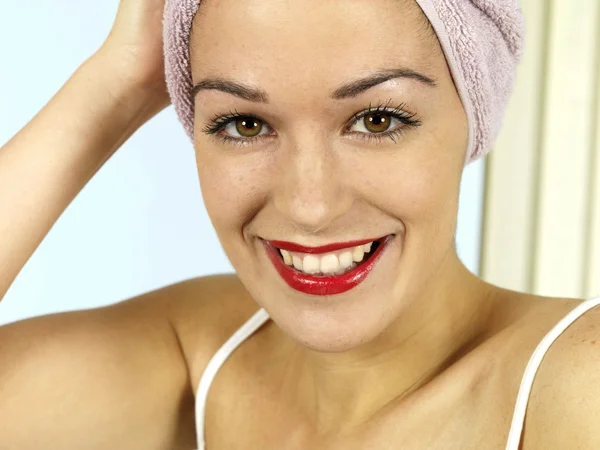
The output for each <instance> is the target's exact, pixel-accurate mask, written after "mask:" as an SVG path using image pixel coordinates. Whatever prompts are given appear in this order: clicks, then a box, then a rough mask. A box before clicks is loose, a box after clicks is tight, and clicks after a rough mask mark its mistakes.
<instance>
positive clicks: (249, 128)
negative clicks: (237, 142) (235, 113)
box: [235, 117, 262, 137]
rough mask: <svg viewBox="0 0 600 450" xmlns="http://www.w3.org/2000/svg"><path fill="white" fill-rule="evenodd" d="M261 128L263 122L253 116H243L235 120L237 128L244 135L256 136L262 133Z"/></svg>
mask: <svg viewBox="0 0 600 450" xmlns="http://www.w3.org/2000/svg"><path fill="white" fill-rule="evenodd" d="M261 128H262V124H261V122H260V121H259V120H256V119H253V118H252V117H242V118H239V119H236V121H235V129H236V131H237V132H238V133H240V135H241V136H243V137H254V136H256V135H258V133H260V130H261Z"/></svg>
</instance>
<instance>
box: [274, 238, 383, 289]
mask: <svg viewBox="0 0 600 450" xmlns="http://www.w3.org/2000/svg"><path fill="white" fill-rule="evenodd" d="M391 239H392V236H391V235H390V236H387V237H385V238H384V239H382V240H381V241H380V242H379V247H377V250H375V253H373V254H372V255H371V257H370V258H369V259H368V261H367V262H365V263H364V264H360V265H359V266H357V267H355V268H354V269H352V270H351V271H350V272H347V273H345V274H343V275H335V276H329V277H323V276H321V277H316V276H313V275H307V274H305V273H302V272H299V271H297V270H295V269H293V268H292V267H290V266H288V265H286V264H285V263H284V262H283V260H282V259H281V258H280V257H279V250H278V249H277V248H276V247H274V246H273V245H272V244H270V243H269V242H267V241H264V240H263V243H264V245H265V248H266V250H267V255H268V256H269V259H270V260H271V262H272V263H273V265H274V266H275V269H277V272H278V273H279V275H281V278H283V280H284V281H285V282H286V283H287V284H288V285H289V286H290V287H291V288H293V289H295V290H297V291H300V292H303V293H305V294H310V295H335V294H342V293H344V292H347V291H349V290H350V289H352V288H354V287H356V286H358V285H359V284H360V283H362V282H363V281H364V280H365V278H367V276H368V275H369V273H371V271H372V270H373V268H374V267H375V264H377V261H379V259H380V258H381V255H382V254H383V251H384V250H385V249H386V247H387V244H388V242H389V241H390V240H391Z"/></svg>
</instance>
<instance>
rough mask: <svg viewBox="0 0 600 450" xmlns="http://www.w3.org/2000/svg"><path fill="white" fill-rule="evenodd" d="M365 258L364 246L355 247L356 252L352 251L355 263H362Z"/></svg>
mask: <svg viewBox="0 0 600 450" xmlns="http://www.w3.org/2000/svg"><path fill="white" fill-rule="evenodd" d="M364 256H365V249H364V248H363V246H362V245H359V246H358V247H354V250H353V251H352V260H353V261H354V262H361V261H362V260H363V258H364Z"/></svg>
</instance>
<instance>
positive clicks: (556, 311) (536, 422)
mask: <svg viewBox="0 0 600 450" xmlns="http://www.w3.org/2000/svg"><path fill="white" fill-rule="evenodd" d="M583 301H584V300H578V299H548V300H544V302H547V303H544V304H543V305H542V306H541V309H540V310H541V311H544V312H546V313H547V314H550V317H554V318H553V320H552V322H551V323H550V324H549V325H550V326H549V329H550V328H552V326H553V325H555V324H556V323H558V322H559V321H560V319H562V318H563V317H564V316H566V315H567V314H568V313H569V312H570V311H571V310H573V309H574V308H575V307H577V306H578V305H579V304H581V303H582V302H583ZM547 327H548V326H547ZM549 329H548V331H549ZM599 442H600V307H597V306H595V307H592V308H591V309H589V310H587V311H586V312H585V313H583V315H580V316H579V317H578V318H577V319H576V320H575V321H574V322H573V323H572V324H571V325H569V326H568V328H566V329H565V330H564V331H563V333H562V334H561V335H560V336H559V337H558V338H557V339H556V340H555V341H554V343H553V344H552V345H551V347H550V348H549V349H548V351H547V353H546V355H545V356H544V359H543V360H542V363H541V364H540V367H539V369H538V371H537V373H536V377H535V380H534V383H533V386H532V390H531V395H530V399H529V402H528V408H527V413H526V417H525V425H524V434H523V447H522V448H523V449H524V450H529V449H533V450H535V449H542V448H543V449H546V448H573V449H575V448H577V449H582V450H586V449H590V450H591V449H596V448H598V443H599Z"/></svg>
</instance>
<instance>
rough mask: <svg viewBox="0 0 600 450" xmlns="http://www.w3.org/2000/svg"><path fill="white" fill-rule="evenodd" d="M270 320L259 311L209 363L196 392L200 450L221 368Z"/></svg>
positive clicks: (202, 449) (264, 312) (262, 310)
mask: <svg viewBox="0 0 600 450" xmlns="http://www.w3.org/2000/svg"><path fill="white" fill-rule="evenodd" d="M268 319H269V314H268V313H267V311H265V309H264V308H261V309H259V310H258V311H257V312H256V313H254V315H253V316H252V317H250V319H248V320H247V321H246V322H245V323H244V324H243V325H242V326H241V327H240V328H239V329H238V330H237V331H236V332H235V333H233V334H232V335H231V337H230V338H229V339H228V340H227V341H226V342H225V343H224V344H223V345H222V346H221V348H220V349H219V350H217V352H216V353H215V354H214V355H213V357H212V358H211V360H210V361H209V363H208V365H207V366H206V369H205V370H204V373H203V374H202V377H201V378H200V382H199V383H198V390H197V391H196V437H197V440H198V450H204V409H205V407H206V397H207V396H208V389H209V388H210V384H211V383H212V381H213V379H214V378H215V375H216V374H217V371H218V370H219V368H220V367H221V366H222V365H223V363H224V362H225V360H226V359H227V358H228V357H229V355H231V353H232V352H233V351H234V350H235V349H236V348H237V347H238V346H239V345H240V344H241V343H242V342H243V341H244V340H245V339H246V338H247V337H248V336H250V335H251V334H252V333H254V332H255V331H256V330H258V329H259V328H260V327H261V325H262V324H264V323H265V322H266V321H267V320H268Z"/></svg>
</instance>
